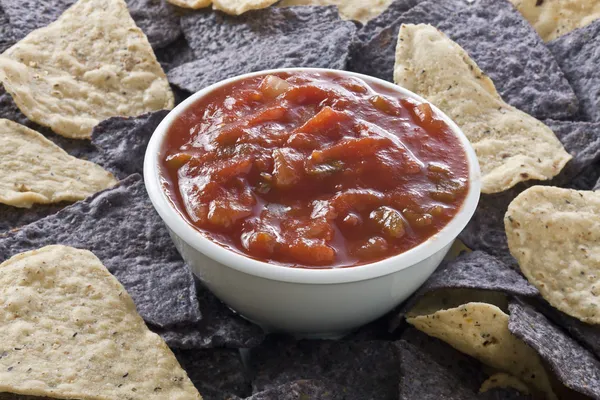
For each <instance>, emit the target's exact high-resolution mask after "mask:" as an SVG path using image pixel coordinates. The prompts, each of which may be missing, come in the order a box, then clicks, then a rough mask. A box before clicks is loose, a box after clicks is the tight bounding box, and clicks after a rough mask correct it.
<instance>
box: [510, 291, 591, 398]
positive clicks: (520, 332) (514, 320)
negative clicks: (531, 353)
mask: <svg viewBox="0 0 600 400" xmlns="http://www.w3.org/2000/svg"><path fill="white" fill-rule="evenodd" d="M509 310H510V320H509V323H508V329H509V330H510V331H511V332H512V333H513V334H514V335H515V336H517V337H518V338H519V339H521V340H523V341H524V342H525V343H527V344H528V345H529V346H531V347H532V348H533V349H535V351H536V352H537V353H538V354H539V355H540V357H541V358H542V359H543V360H544V361H545V362H546V363H547V365H548V366H549V367H550V369H551V370H552V372H554V374H555V375H556V376H557V378H558V379H559V380H560V381H561V382H562V383H563V384H564V385H565V386H567V387H568V388H571V389H573V390H575V391H577V392H579V393H583V394H585V395H587V396H590V397H592V398H600V362H599V361H598V360H597V359H595V358H594V357H593V356H592V355H591V354H590V353H589V352H588V351H587V350H585V349H584V348H583V347H581V346H580V345H579V344H578V343H577V342H576V341H575V340H574V339H573V338H571V337H569V336H568V335H566V334H565V333H564V332H563V331H562V330H560V329H558V328H557V327H556V326H554V325H553V324H552V323H550V321H548V320H547V319H546V318H545V317H544V316H543V315H541V314H540V313H538V312H537V311H535V310H534V309H533V308H531V307H530V306H527V305H524V304H522V303H520V302H518V301H514V302H511V304H510V305H509Z"/></svg>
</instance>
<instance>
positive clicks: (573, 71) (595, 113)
mask: <svg viewBox="0 0 600 400" xmlns="http://www.w3.org/2000/svg"><path fill="white" fill-rule="evenodd" d="M548 48H549V49H550V51H552V53H553V54H554V57H555V58H556V61H557V62H558V64H559V65H560V67H561V68H562V70H563V71H564V73H565V75H566V77H567V79H568V80H569V83H570V84H571V86H572V87H573V89H574V90H575V93H576V94H577V97H579V102H580V109H581V116H582V117H583V118H584V119H586V120H589V121H600V70H599V69H598V64H600V20H598V21H595V22H592V23H591V24H589V25H587V26H585V27H583V28H580V29H576V30H574V31H573V32H570V33H567V34H566V35H564V36H561V37H559V38H558V39H555V40H553V41H551V42H550V43H548Z"/></svg>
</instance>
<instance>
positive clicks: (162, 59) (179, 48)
mask: <svg viewBox="0 0 600 400" xmlns="http://www.w3.org/2000/svg"><path fill="white" fill-rule="evenodd" d="M155 54H156V59H157V60H158V62H159V63H160V65H161V66H162V68H163V70H164V71H166V72H168V71H170V70H172V69H173V68H175V67H179V66H180V65H183V64H185V63H188V62H192V61H194V60H195V59H196V55H195V54H194V51H193V50H192V48H191V47H190V45H189V44H188V42H187V40H186V38H185V36H183V35H181V36H180V37H179V39H177V40H176V41H175V42H173V43H171V44H170V45H169V46H167V47H164V48H162V49H158V50H156V51H155Z"/></svg>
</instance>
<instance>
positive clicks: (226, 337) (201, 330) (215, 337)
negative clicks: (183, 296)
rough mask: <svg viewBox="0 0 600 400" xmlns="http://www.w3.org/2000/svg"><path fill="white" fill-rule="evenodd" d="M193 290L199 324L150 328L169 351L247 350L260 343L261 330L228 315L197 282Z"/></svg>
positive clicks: (261, 339)
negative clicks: (194, 291) (199, 313)
mask: <svg viewBox="0 0 600 400" xmlns="http://www.w3.org/2000/svg"><path fill="white" fill-rule="evenodd" d="M196 287H197V298H198V303H199V306H200V310H201V311H202V320H201V321H199V322H197V323H193V324H183V325H182V324H179V325H177V326H173V327H168V328H164V329H161V328H155V327H152V330H153V331H154V332H156V333H158V334H159V335H160V336H161V337H162V338H163V339H164V340H165V342H167V344H168V345H169V347H171V348H179V349H208V348H213V347H228V348H234V349H240V348H244V349H248V348H251V347H256V346H258V345H259V344H261V343H262V341H263V340H264V338H265V333H264V332H263V330H262V328H260V327H259V326H258V325H254V324H253V323H251V322H248V321H247V320H246V319H244V318H242V317H240V316H239V315H238V314H236V313H234V312H233V311H231V309H230V308H229V307H227V306H226V305H224V304H223V303H222V302H221V301H220V300H219V299H218V298H216V297H215V295H213V294H212V293H211V292H210V291H209V290H208V289H206V288H205V287H204V286H202V284H201V283H200V282H198V281H197V282H196Z"/></svg>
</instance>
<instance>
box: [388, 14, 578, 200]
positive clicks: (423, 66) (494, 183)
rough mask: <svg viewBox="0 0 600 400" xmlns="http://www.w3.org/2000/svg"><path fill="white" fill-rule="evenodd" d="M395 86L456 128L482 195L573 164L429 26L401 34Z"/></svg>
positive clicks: (402, 30) (458, 49)
mask: <svg viewBox="0 0 600 400" xmlns="http://www.w3.org/2000/svg"><path fill="white" fill-rule="evenodd" d="M394 81H395V83H396V84H398V85H400V86H403V87H405V88H406V89H408V90H411V91H413V92H415V93H417V94H419V95H421V96H423V97H425V98H427V100H429V101H431V102H432V103H434V104H435V105H436V106H438V107H439V108H440V109H441V110H442V111H444V112H445V113H446V114H447V115H448V116H449V117H450V118H452V119H453V120H454V122H456V123H457V124H458V126H460V128H461V129H462V130H463V132H464V133H465V135H466V136H467V138H468V139H469V141H470V142H471V145H472V146H473V148H474V149H475V152H476V153H477V157H478V159H479V164H480V166H481V173H482V187H481V191H482V192H483V193H497V192H502V191H504V190H507V189H509V188H511V187H513V186H514V185H516V184H517V183H519V182H522V181H527V180H530V179H539V180H546V179H550V178H552V177H554V176H555V175H557V174H558V173H559V172H560V171H561V169H562V168H563V167H564V166H565V164H566V163H567V162H568V161H569V160H570V159H571V158H572V157H571V156H570V155H569V154H568V153H567V152H566V151H565V150H564V148H563V146H562V144H561V143H560V141H559V140H558V139H557V138H556V136H555V135H554V133H553V132H552V130H550V128H548V127H547V126H546V125H544V124H543V123H542V122H540V121H538V120H537V119H535V118H533V117H532V116H530V115H528V114H526V113H524V112H522V111H519V110H517V109H516V108H514V107H512V106H510V105H508V104H506V103H505V102H504V101H503V100H502V98H501V97H500V95H499V94H498V92H497V91H496V88H495V87H494V83H493V82H492V81H491V79H490V78H488V77H487V76H485V75H484V74H483V72H482V71H481V70H480V69H479V67H478V66H477V64H475V62H474V61H473V60H472V59H471V58H469V55H468V54H467V53H466V52H465V51H464V50H463V49H462V48H461V47H460V46H459V45H457V44H456V43H454V42H453V41H451V40H450V39H448V37H446V36H445V35H444V34H443V33H442V32H440V31H439V30H437V29H436V28H434V27H432V26H431V25H424V24H420V25H402V27H401V28H400V34H399V37H398V46H397V48H396V65H395V67H394Z"/></svg>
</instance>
